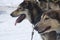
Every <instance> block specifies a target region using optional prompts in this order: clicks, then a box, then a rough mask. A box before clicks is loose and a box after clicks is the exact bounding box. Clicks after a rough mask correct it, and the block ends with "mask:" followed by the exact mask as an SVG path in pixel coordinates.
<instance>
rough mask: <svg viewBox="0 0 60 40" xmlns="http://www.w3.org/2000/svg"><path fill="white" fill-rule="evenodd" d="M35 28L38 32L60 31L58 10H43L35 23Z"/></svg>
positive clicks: (59, 12) (59, 13)
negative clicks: (39, 18)
mask: <svg viewBox="0 0 60 40" xmlns="http://www.w3.org/2000/svg"><path fill="white" fill-rule="evenodd" d="M35 29H36V30H37V31H38V32H39V33H49V32H51V31H56V32H57V33H60V10H49V11H47V12H44V13H43V14H42V16H41V20H40V21H39V22H38V23H37V24H36V25H35ZM45 37H46V36H45ZM55 40H56V39H55ZM59 40H60V39H59Z"/></svg>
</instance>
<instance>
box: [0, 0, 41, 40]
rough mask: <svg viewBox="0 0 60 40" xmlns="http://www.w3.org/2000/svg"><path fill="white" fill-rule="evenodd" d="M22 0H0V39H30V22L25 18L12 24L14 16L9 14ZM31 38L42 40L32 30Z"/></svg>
mask: <svg viewBox="0 0 60 40" xmlns="http://www.w3.org/2000/svg"><path fill="white" fill-rule="evenodd" d="M21 2H23V0H0V40H31V32H32V24H31V23H30V22H29V21H28V20H27V19H25V20H23V21H22V22H21V23H19V24H17V25H16V26H15V25H14V23H15V20H16V18H13V17H11V16H10V13H11V12H12V11H14V10H15V9H16V8H17V6H18V5H19V4H20V3H21ZM33 40H42V39H41V36H40V35H39V34H38V33H37V32H36V31H34V37H33Z"/></svg>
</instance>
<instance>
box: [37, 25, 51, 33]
mask: <svg viewBox="0 0 60 40" xmlns="http://www.w3.org/2000/svg"><path fill="white" fill-rule="evenodd" d="M50 28H51V26H48V27H46V28H45V29H43V30H42V31H40V32H39V31H38V33H44V32H45V31H47V30H49V29H50Z"/></svg>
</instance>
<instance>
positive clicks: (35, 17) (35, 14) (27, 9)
mask: <svg viewBox="0 0 60 40" xmlns="http://www.w3.org/2000/svg"><path fill="white" fill-rule="evenodd" d="M42 13H43V11H42V9H41V8H40V7H39V6H38V5H37V3H36V2H33V3H32V2H30V1H23V2H22V3H21V4H20V5H19V7H18V8H17V9H16V10H15V11H13V12H12V13H11V16H12V17H17V16H20V15H21V14H25V15H26V18H27V19H28V20H29V21H30V22H31V23H32V24H36V23H37V22H38V21H39V20H40V17H41V15H42Z"/></svg>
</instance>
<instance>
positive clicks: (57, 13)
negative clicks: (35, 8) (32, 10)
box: [46, 10, 60, 22]
mask: <svg viewBox="0 0 60 40" xmlns="http://www.w3.org/2000/svg"><path fill="white" fill-rule="evenodd" d="M46 15H48V16H49V17H50V18H52V19H56V20H58V21H59V22H60V10H51V11H49V12H46Z"/></svg>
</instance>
